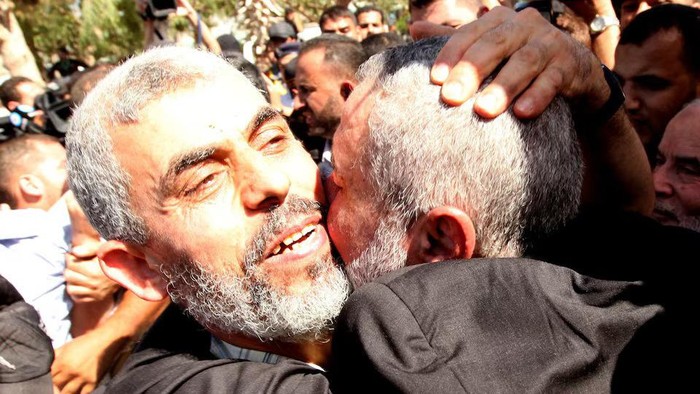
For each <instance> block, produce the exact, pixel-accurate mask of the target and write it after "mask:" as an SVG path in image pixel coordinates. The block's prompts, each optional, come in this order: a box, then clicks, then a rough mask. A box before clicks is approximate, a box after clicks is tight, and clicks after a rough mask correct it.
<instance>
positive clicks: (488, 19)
mask: <svg viewBox="0 0 700 394" xmlns="http://www.w3.org/2000/svg"><path fill="white" fill-rule="evenodd" d="M446 34H449V35H452V38H451V39H450V41H448V43H447V44H446V45H445V47H444V48H443V50H442V51H441V52H440V54H439V55H438V57H437V59H436V61H435V65H434V66H433V69H432V71H431V74H430V76H431V79H432V81H433V83H435V84H438V85H442V86H443V88H442V93H441V96H442V99H443V100H444V101H445V103H447V104H450V105H459V104H461V103H463V102H465V101H466V100H467V99H469V98H470V97H472V96H473V95H474V93H475V92H476V91H477V89H478V87H479V85H480V84H481V81H483V79H484V78H486V77H487V76H488V75H489V74H490V73H491V72H492V71H494V70H495V69H496V68H497V67H498V66H499V65H501V63H502V62H503V61H504V60H506V59H507V60H506V61H505V63H504V65H503V67H502V69H501V70H500V71H499V72H498V75H497V76H496V78H495V79H494V80H493V82H491V83H490V84H489V86H488V87H487V88H485V89H484V90H483V91H482V92H481V93H479V94H478V97H477V99H476V103H475V106H474V109H475V111H476V112H477V113H478V114H479V115H481V116H483V117H486V118H493V117H495V116H497V115H499V114H501V113H502V112H503V111H505V110H506V109H507V108H508V106H509V105H510V104H511V103H513V102H515V107H514V110H515V114H516V116H518V117H522V118H533V117H536V116H538V115H539V114H541V113H542V112H543V111H544V109H545V108H546V107H547V105H548V104H549V103H550V102H551V101H552V99H553V98H554V96H555V95H557V94H559V95H562V96H564V97H567V98H575V99H579V100H580V101H581V102H582V103H583V104H585V105H589V106H591V107H593V108H597V107H598V106H600V105H601V104H602V103H603V102H604V101H605V99H606V98H607V92H608V90H607V89H606V88H605V87H604V84H605V82H604V81H603V80H602V78H600V77H602V72H601V71H600V62H599V61H598V60H597V59H596V57H595V55H593V53H591V52H590V51H588V50H587V49H586V48H584V47H583V46H581V45H580V44H578V43H577V42H576V41H575V40H574V39H573V38H571V37H570V36H568V35H567V34H566V33H563V32H561V31H559V30H558V29H557V28H556V27H554V26H552V25H551V24H550V23H549V22H548V21H546V20H544V19H543V18H542V17H541V16H540V15H539V14H538V13H537V11H535V10H531V9H526V10H523V11H521V12H518V13H516V12H515V11H513V10H511V9H509V8H506V7H496V8H494V9H493V10H491V11H489V12H488V13H487V14H485V15H484V16H482V17H481V18H479V19H478V20H476V21H474V22H472V23H470V24H467V25H464V26H462V27H460V28H459V29H457V30H455V29H452V28H449V27H445V26H436V25H433V24H431V23H428V22H415V23H413V24H412V25H411V35H412V36H413V37H414V38H416V39H420V38H425V37H430V36H435V35H446ZM574 71H575V72H574ZM596 73H597V74H596ZM593 76H597V78H595V79H593ZM591 82H595V83H591Z"/></svg>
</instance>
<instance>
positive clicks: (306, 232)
mask: <svg viewBox="0 0 700 394" xmlns="http://www.w3.org/2000/svg"><path fill="white" fill-rule="evenodd" d="M314 232H316V225H314V224H308V225H306V227H304V228H302V229H301V230H300V231H297V232H295V233H293V234H290V235H289V236H288V237H287V238H285V239H284V240H282V242H280V243H279V244H278V245H277V246H276V247H275V248H274V249H273V250H272V253H271V254H270V257H272V256H277V255H282V254H285V253H287V252H292V251H299V250H300V249H301V248H303V247H304V241H306V240H307V239H309V238H310V237H311V236H312V235H313V233H314Z"/></svg>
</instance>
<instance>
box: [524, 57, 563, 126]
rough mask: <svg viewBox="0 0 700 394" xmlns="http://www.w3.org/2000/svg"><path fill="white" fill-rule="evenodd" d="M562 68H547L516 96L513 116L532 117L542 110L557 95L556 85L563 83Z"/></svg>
mask: <svg viewBox="0 0 700 394" xmlns="http://www.w3.org/2000/svg"><path fill="white" fill-rule="evenodd" d="M563 73H564V70H562V69H559V68H548V69H547V70H545V71H544V72H543V73H542V74H540V75H539V76H538V77H537V79H536V80H535V81H534V82H533V83H532V85H530V87H529V88H528V89H527V90H526V91H525V92H524V93H523V94H522V95H521V96H520V97H519V98H518V100H517V101H516V102H515V105H514V107H513V111H514V113H515V116H517V117H519V118H521V119H532V118H535V117H537V116H539V115H540V114H542V112H544V110H545V109H547V106H549V103H551V102H552V100H554V97H555V96H556V95H557V90H558V87H559V86H561V85H562V83H563Z"/></svg>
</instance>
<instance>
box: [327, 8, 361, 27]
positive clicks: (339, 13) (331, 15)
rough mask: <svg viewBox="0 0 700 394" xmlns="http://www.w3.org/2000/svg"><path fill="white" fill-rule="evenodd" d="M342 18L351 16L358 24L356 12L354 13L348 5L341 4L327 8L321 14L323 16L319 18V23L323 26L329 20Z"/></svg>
mask: <svg viewBox="0 0 700 394" xmlns="http://www.w3.org/2000/svg"><path fill="white" fill-rule="evenodd" d="M340 18H350V19H352V21H353V22H354V23H355V25H357V18H355V14H353V13H352V11H350V10H349V9H348V8H347V7H343V6H339V5H336V6H333V7H329V8H326V9H325V10H324V11H323V13H322V14H321V17H320V18H318V24H319V25H320V26H323V24H324V23H326V21H327V20H336V19H340Z"/></svg>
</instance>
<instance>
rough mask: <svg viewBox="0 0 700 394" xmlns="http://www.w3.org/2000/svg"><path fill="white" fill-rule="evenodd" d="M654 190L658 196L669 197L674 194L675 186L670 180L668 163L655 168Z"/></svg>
mask: <svg viewBox="0 0 700 394" xmlns="http://www.w3.org/2000/svg"><path fill="white" fill-rule="evenodd" d="M653 176H654V191H655V192H656V196H657V197H669V196H670V195H672V194H673V187H671V182H669V177H668V169H667V165H666V164H662V165H659V166H657V167H656V168H654V174H653Z"/></svg>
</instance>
